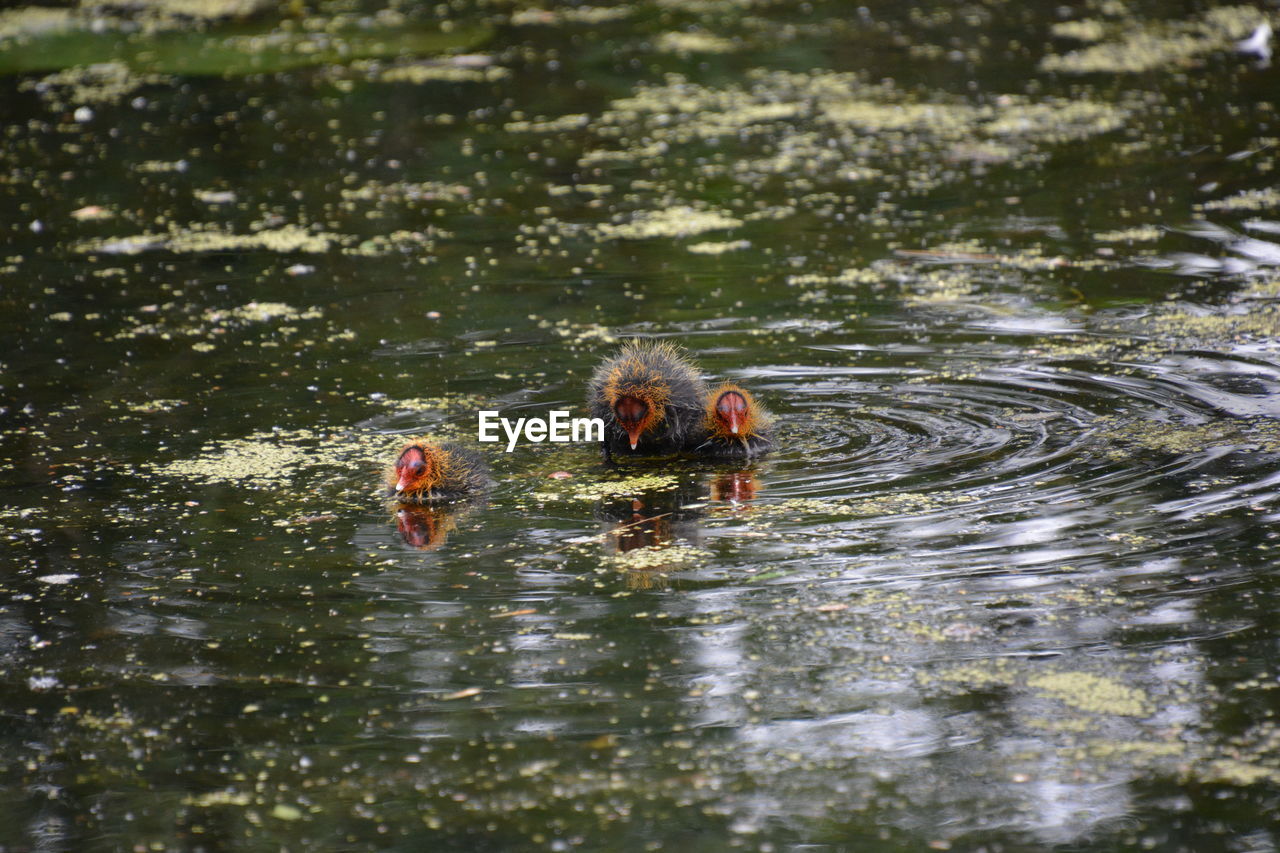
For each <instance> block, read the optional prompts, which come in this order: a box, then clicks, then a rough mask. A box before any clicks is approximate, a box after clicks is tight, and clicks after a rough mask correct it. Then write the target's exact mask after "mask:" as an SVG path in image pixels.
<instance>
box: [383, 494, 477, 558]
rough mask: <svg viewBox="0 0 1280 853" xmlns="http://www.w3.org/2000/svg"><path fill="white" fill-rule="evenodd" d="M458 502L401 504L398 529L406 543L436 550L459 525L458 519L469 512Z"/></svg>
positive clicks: (421, 549) (420, 548)
mask: <svg viewBox="0 0 1280 853" xmlns="http://www.w3.org/2000/svg"><path fill="white" fill-rule="evenodd" d="M467 511H468V510H467V508H466V507H462V506H460V505H458V504H453V505H450V506H429V505H425V504H419V505H410V504H399V505H398V506H397V507H396V511H395V516H396V530H398V531H400V538H402V539H403V540H404V544H406V545H408V546H410V547H411V548H417V549H418V550H419V551H434V550H435V549H437V548H439V547H440V546H441V545H443V544H444V543H445V542H447V541H448V539H449V534H450V533H451V532H453V530H454V528H456V527H457V526H458V519H459V518H460V517H461V516H462V515H465V514H466V513H467Z"/></svg>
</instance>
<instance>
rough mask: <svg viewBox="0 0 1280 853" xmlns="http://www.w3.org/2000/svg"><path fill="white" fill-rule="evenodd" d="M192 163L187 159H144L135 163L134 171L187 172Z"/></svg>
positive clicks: (146, 172)
mask: <svg viewBox="0 0 1280 853" xmlns="http://www.w3.org/2000/svg"><path fill="white" fill-rule="evenodd" d="M190 166H191V164H190V163H188V162H187V161H186V160H143V161H142V162H140V163H135V164H134V165H133V167H132V168H133V171H135V172H141V173H142V174H155V173H163V172H185V171H187V169H188V168H190Z"/></svg>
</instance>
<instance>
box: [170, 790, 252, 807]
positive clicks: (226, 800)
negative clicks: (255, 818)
mask: <svg viewBox="0 0 1280 853" xmlns="http://www.w3.org/2000/svg"><path fill="white" fill-rule="evenodd" d="M252 803H253V796H252V795H251V794H248V793H246V792H244V791H231V790H228V791H209V792H208V793H205V794H200V795H198V796H194V797H185V798H184V799H183V800H182V804H183V805H187V806H195V807H196V808H198V809H207V808H210V807H212V806H248V805H252Z"/></svg>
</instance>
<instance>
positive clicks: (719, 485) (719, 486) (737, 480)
mask: <svg viewBox="0 0 1280 853" xmlns="http://www.w3.org/2000/svg"><path fill="white" fill-rule="evenodd" d="M759 490H760V485H759V483H758V481H757V480H756V472H755V471H753V470H750V469H748V470H746V471H731V472H727V473H724V474H717V475H716V476H715V477H713V478H712V480H711V500H713V501H724V502H727V503H732V504H746V503H750V502H751V501H753V500H755V497H756V492H757V491H759Z"/></svg>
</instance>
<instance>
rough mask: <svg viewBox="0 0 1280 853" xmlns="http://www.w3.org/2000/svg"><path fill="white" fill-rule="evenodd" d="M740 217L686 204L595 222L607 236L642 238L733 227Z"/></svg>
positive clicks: (617, 238)
mask: <svg viewBox="0 0 1280 853" xmlns="http://www.w3.org/2000/svg"><path fill="white" fill-rule="evenodd" d="M740 225H742V220H741V219H737V218H735V217H732V216H729V215H728V214H727V213H723V212H721V211H718V210H695V209H694V208H692V207H688V206H677V207H670V208H666V209H663V210H642V211H639V212H637V213H636V214H634V215H633V216H632V218H631V221H630V222H625V223H622V224H619V225H611V224H609V223H603V224H600V225H597V226H596V228H595V231H596V233H597V234H598V235H599V236H600V237H601V238H602V239H607V240H646V239H650V238H653V237H691V236H693V235H695V234H702V233H704V232H707V231H717V230H721V229H725V228H737V227H738V226H740Z"/></svg>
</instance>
